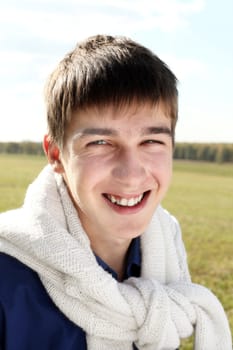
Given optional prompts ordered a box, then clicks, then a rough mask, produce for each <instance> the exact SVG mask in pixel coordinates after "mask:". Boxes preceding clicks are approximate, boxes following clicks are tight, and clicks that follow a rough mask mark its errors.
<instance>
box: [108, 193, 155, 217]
mask: <svg viewBox="0 0 233 350" xmlns="http://www.w3.org/2000/svg"><path fill="white" fill-rule="evenodd" d="M150 193H151V191H145V192H144V196H143V198H142V200H141V202H140V203H138V204H136V205H135V206H133V207H127V206H126V207H124V206H120V205H117V204H115V203H112V202H111V201H110V200H109V199H108V198H107V197H106V194H103V198H104V200H105V201H106V203H107V204H108V206H110V208H112V209H113V210H114V211H115V212H116V213H118V214H122V215H126V214H136V213H138V212H139V211H140V210H142V209H143V208H144V207H145V205H146V203H147V201H148V198H149V196H150ZM137 196H138V195H132V194H131V195H127V196H126V195H123V196H122V197H123V198H129V199H130V198H135V197H137ZM116 197H120V196H119V194H118V196H116Z"/></svg>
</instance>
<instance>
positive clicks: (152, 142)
mask: <svg viewBox="0 0 233 350" xmlns="http://www.w3.org/2000/svg"><path fill="white" fill-rule="evenodd" d="M142 143H143V144H149V145H150V144H151V145H153V144H159V145H164V142H163V141H161V140H145V141H143V142H142Z"/></svg>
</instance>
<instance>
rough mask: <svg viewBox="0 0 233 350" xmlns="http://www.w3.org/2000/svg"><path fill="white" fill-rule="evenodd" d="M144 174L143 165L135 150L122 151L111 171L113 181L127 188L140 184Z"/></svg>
mask: <svg viewBox="0 0 233 350" xmlns="http://www.w3.org/2000/svg"><path fill="white" fill-rule="evenodd" d="M145 174H146V169H145V164H144V162H143V160H142V159H140V156H139V154H138V153H137V151H135V150H122V151H121V152H120V154H119V156H118V157H117V160H116V163H115V165H114V167H113V169H112V176H113V177H114V179H115V180H117V181H119V182H121V183H123V184H125V185H127V186H129V185H134V186H135V185H137V184H139V183H141V182H142V179H145Z"/></svg>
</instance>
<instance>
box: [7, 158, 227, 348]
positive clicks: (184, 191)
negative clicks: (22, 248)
mask: <svg viewBox="0 0 233 350" xmlns="http://www.w3.org/2000/svg"><path fill="white" fill-rule="evenodd" d="M45 164H46V160H45V158H43V157H30V156H9V155H7V156H5V155H0V166H1V174H0V211H4V210H6V209H10V208H14V207H17V206H19V205H21V204H22V202H23V197H24V194H25V189H26V187H27V185H28V184H29V183H30V182H31V181H32V179H33V178H34V177H35V176H36V174H38V172H39V170H40V169H41V168H42V167H43V166H44V165H45ZM163 205H164V207H166V208H167V209H168V210H169V211H170V212H172V213H173V214H174V215H175V216H176V217H177V218H178V220H179V222H180V224H181V227H182V232H183V239H184V242H185V246H186V250H187V253H188V261H189V267H190V271H191V274H192V278H193V281H194V282H196V283H201V284H203V285H205V286H207V287H208V288H210V289H211V290H212V291H213V292H214V293H215V294H216V295H217V296H218V297H219V299H220V300H221V302H222V304H223V306H224V308H225V310H226V312H227V315H228V318H229V320H230V326H231V331H232V332H233V164H228V165H219V164H214V163H198V162H197V163H195V162H178V161H176V162H175V163H174V177H173V182H172V185H171V188H170V190H169V193H168V195H167V197H166V199H165V200H164V202H163ZM181 349H182V350H190V349H192V341H190V340H189V341H188V342H184V343H183V345H182V347H181Z"/></svg>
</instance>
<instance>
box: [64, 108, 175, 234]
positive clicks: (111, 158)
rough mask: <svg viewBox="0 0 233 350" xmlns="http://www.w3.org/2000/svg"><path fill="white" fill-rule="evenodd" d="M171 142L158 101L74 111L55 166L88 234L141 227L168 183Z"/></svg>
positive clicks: (133, 231) (168, 125) (140, 230)
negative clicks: (59, 167)
mask: <svg viewBox="0 0 233 350" xmlns="http://www.w3.org/2000/svg"><path fill="white" fill-rule="evenodd" d="M172 148H173V147H172V135H171V121H170V119H169V118H168V117H166V115H165V112H164V110H163V106H162V104H159V105H158V106H156V107H151V106H150V105H149V104H148V105H147V104H145V105H144V106H140V105H139V106H137V105H132V106H131V107H125V108H121V109H119V110H117V111H116V110H115V111H114V108H111V107H109V108H107V107H106V108H105V109H102V110H100V109H95V108H91V109H89V110H87V111H80V112H77V113H74V115H73V119H72V123H71V124H70V125H69V127H68V128H67V130H66V134H65V143H64V149H63V152H62V154H61V169H60V172H62V174H63V176H64V179H65V182H66V184H67V186H68V189H69V192H70V195H71V197H72V199H73V202H74V204H75V207H76V209H77V212H78V215H79V217H80V220H81V223H82V225H83V227H84V229H85V231H86V233H87V234H88V236H89V238H90V239H91V240H92V239H102V240H105V239H125V240H129V239H132V238H134V237H136V236H138V235H140V234H141V233H143V231H144V230H145V229H146V227H147V225H148V224H149V222H150V219H151V217H152V214H153V212H154V211H155V209H156V207H157V205H158V204H159V203H160V202H161V200H162V198H163V197H164V195H165V193H166V191H167V189H168V186H169V183H170V180H171V175H172V151H173V149H172Z"/></svg>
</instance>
